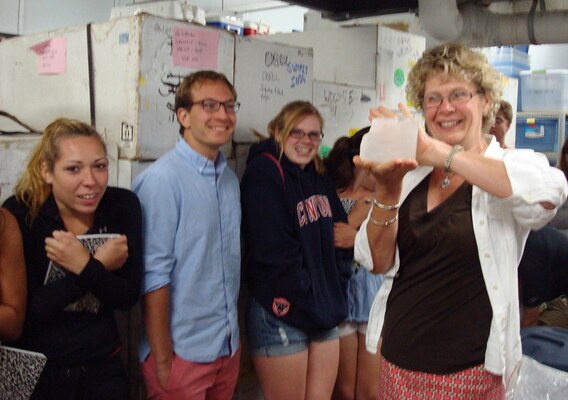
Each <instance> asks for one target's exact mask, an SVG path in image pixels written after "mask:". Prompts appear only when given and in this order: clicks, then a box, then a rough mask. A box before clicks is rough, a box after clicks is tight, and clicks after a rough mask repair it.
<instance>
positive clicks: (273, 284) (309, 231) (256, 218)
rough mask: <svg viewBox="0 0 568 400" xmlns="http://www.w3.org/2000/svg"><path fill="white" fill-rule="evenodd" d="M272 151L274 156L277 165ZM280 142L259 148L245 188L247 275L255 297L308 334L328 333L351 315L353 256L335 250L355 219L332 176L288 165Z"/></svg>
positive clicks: (253, 151) (250, 161) (265, 143)
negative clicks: (340, 225)
mask: <svg viewBox="0 0 568 400" xmlns="http://www.w3.org/2000/svg"><path fill="white" fill-rule="evenodd" d="M264 153H270V154H272V155H273V157H274V158H275V159H271V158H269V157H267V156H266V154H264ZM279 156H280V155H279V152H278V150H277V145H276V143H275V142H274V140H273V139H268V140H265V141H263V142H261V143H258V144H255V145H253V146H252V147H251V149H250V153H249V157H248V160H247V168H246V171H245V173H244V176H243V179H242V182H241V196H242V199H241V200H242V207H243V235H244V240H245V276H246V280H247V282H248V286H249V290H250V293H251V295H252V296H254V298H255V299H256V300H257V301H258V302H259V303H260V304H261V305H262V306H263V307H264V308H265V309H266V310H267V311H268V312H271V313H272V314H273V315H276V316H278V317H280V318H282V320H283V321H284V322H286V323H288V324H290V325H292V326H295V327H297V328H300V329H302V330H305V331H318V330H327V329H331V328H333V327H335V326H336V325H338V324H339V323H340V322H342V321H343V320H344V319H345V317H346V315H347V301H346V288H347V281H348V279H349V277H350V275H351V268H348V267H345V266H347V265H349V263H341V262H338V260H337V257H342V258H349V257H350V254H349V252H344V251H341V250H336V249H335V248H334V245H333V223H334V222H336V221H344V222H345V221H347V216H346V215H345V211H344V210H343V207H342V205H341V202H340V200H339V197H338V196H337V193H336V191H335V188H334V185H333V182H332V181H331V178H330V177H329V176H328V175H327V174H318V173H317V172H316V170H315V166H314V163H313V162H312V163H310V164H308V165H307V166H306V167H305V168H304V169H301V168H299V167H298V166H297V165H295V164H293V163H292V162H290V161H289V160H288V159H287V158H286V156H285V155H283V156H282V158H281V159H280V162H279V163H280V166H281V167H282V172H283V176H282V175H281V173H280V170H279V168H278V164H277V160H278V158H279Z"/></svg>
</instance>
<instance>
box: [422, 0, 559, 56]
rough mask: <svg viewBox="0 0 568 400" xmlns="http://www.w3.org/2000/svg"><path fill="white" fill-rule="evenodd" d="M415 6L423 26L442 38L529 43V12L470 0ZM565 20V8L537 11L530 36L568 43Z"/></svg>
mask: <svg viewBox="0 0 568 400" xmlns="http://www.w3.org/2000/svg"><path fill="white" fill-rule="evenodd" d="M418 10H419V18H420V22H421V24H422V26H423V28H424V30H425V31H426V32H427V33H428V34H429V35H431V36H432V37H433V38H435V39H436V40H439V41H441V42H447V41H458V42H462V43H464V44H466V45H468V46H472V47H486V46H500V45H515V44H530V43H531V32H530V30H529V27H530V25H531V24H529V17H530V15H529V13H522V14H498V13H494V12H491V11H489V10H487V9H485V8H483V7H481V6H477V5H474V4H470V3H467V4H464V5H463V6H461V7H459V8H458V5H457V0H420V1H419V3H418ZM567 20H568V11H564V10H562V11H547V12H536V13H534V15H533V23H532V27H533V29H534V30H533V32H532V37H533V38H534V39H535V40H536V42H537V43H538V44H552V43H568V29H566V22H565V21H567ZM533 43H534V41H533ZM535 44H536V43H535Z"/></svg>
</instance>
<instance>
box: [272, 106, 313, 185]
mask: <svg viewBox="0 0 568 400" xmlns="http://www.w3.org/2000/svg"><path fill="white" fill-rule="evenodd" d="M310 115H313V116H315V117H316V118H317V120H318V121H319V123H320V126H321V128H322V129H323V118H322V116H321V114H320V112H319V111H318V109H317V108H315V107H314V105H313V104H312V103H310V102H309V101H303V100H296V101H292V102H290V103H288V104H286V105H285V106H284V107H282V110H280V112H279V113H278V115H276V116H275V117H274V118H273V119H272V121H270V122H269V123H268V133H269V134H270V136H271V137H273V138H276V133H279V135H280V140H281V143H282V144H281V145H280V157H282V154H284V143H286V140H288V138H289V137H290V132H291V131H292V130H293V129H294V128H295V127H296V124H297V123H298V122H300V120H301V119H303V118H305V117H308V116H310ZM313 161H314V165H315V167H316V171H317V172H318V173H320V174H321V173H323V171H324V166H323V161H322V159H321V158H320V156H319V155H318V154H316V155H315V157H314V160H313Z"/></svg>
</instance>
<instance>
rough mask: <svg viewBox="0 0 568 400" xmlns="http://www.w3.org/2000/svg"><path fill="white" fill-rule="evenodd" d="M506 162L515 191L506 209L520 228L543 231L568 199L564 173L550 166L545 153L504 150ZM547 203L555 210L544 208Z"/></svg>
mask: <svg viewBox="0 0 568 400" xmlns="http://www.w3.org/2000/svg"><path fill="white" fill-rule="evenodd" d="M503 162H504V164H505V168H506V170H507V174H508V176H509V180H510V181H511V187H512V192H513V193H512V195H511V196H510V197H509V198H507V199H505V201H504V204H503V206H504V207H507V208H510V209H511V210H512V213H513V217H514V218H515V220H516V221H517V223H518V224H519V225H521V226H526V227H530V228H531V229H539V228H542V227H543V226H544V225H546V223H547V222H548V221H550V220H551V219H552V218H553V217H554V215H555V214H556V211H557V210H558V208H559V207H560V206H562V204H564V201H565V200H566V194H567V193H568V185H567V183H566V178H565V176H564V174H563V173H562V171H560V170H559V169H557V168H554V167H551V166H550V165H549V163H548V160H547V158H546V157H545V156H544V154H541V153H536V152H534V151H532V150H522V149H521V150H512V151H505V152H504V154H503ZM544 202H547V203H551V204H553V205H554V206H555V208H553V209H550V210H549V209H546V208H544V207H543V206H542V204H541V203H544Z"/></svg>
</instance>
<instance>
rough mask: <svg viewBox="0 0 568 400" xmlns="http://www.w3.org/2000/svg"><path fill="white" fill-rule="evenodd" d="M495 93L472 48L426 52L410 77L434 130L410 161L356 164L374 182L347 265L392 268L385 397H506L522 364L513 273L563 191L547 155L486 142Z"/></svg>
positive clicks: (372, 326) (387, 284)
mask: <svg viewBox="0 0 568 400" xmlns="http://www.w3.org/2000/svg"><path fill="white" fill-rule="evenodd" d="M500 95H501V86H500V79H499V76H498V74H497V73H496V71H495V70H493V68H492V67H491V66H490V65H489V64H488V63H487V61H486V59H485V57H484V56H483V55H481V54H480V53H478V52H475V51H473V50H470V49H468V48H466V47H464V46H462V45H459V44H443V45H440V46H437V47H434V48H432V49H429V50H427V51H425V52H424V54H423V55H422V57H421V58H420V59H419V60H418V62H417V63H416V65H415V66H414V67H413V68H412V70H411V72H410V74H409V77H408V87H407V97H408V100H409V101H411V102H412V104H414V106H415V107H416V108H417V109H419V110H420V111H422V113H423V116H424V120H425V123H426V128H427V132H428V134H426V133H425V132H424V131H423V130H422V129H421V128H418V136H417V143H416V158H415V159H400V158H396V155H393V159H392V160H390V161H387V162H384V163H376V162H372V161H369V160H365V161H364V160H361V159H360V158H356V160H355V161H356V165H358V166H360V167H364V168H367V169H369V170H370V171H371V172H372V173H373V175H374V176H375V179H376V185H375V194H374V200H373V208H372V210H371V213H370V214H369V216H368V218H367V220H366V221H365V222H364V223H363V225H362V226H361V229H360V230H359V233H358V235H357V237H356V247H355V258H356V259H357V260H358V261H360V262H361V264H363V265H365V266H369V267H370V269H372V270H373V272H376V273H385V274H386V275H385V281H384V283H383V285H382V286H381V288H380V289H379V293H378V294H377V297H376V298H375V301H374V303H373V307H372V309H371V313H370V319H369V329H368V330H367V348H368V349H369V350H371V351H373V352H376V351H377V348H378V347H379V344H378V343H379V339H380V338H382V344H381V346H380V352H381V355H382V358H383V359H382V370H381V375H380V380H379V398H381V399H418V398H427V399H433V398H452V399H454V398H468V399H503V398H504V394H505V384H506V383H507V382H509V381H510V379H511V377H512V375H513V371H514V369H515V367H516V366H517V364H518V363H519V361H520V360H521V355H522V354H521V340H520V333H519V300H518V284H517V265H518V264H519V260H520V258H521V255H522V251H523V247H524V244H525V241H526V239H527V236H528V234H529V231H530V230H531V229H532V228H535V229H538V228H540V227H542V226H544V225H545V224H546V223H547V222H548V221H549V220H550V219H551V218H552V217H553V216H554V214H555V212H556V209H557V208H558V207H559V206H560V205H561V204H562V203H563V202H564V200H565V199H566V192H567V185H566V179H565V178H564V176H563V175H562V173H561V172H560V171H559V170H557V169H555V168H552V167H550V166H549V164H548V161H547V159H546V157H545V156H544V155H542V154H539V153H535V152H533V151H530V150H514V149H502V148H501V147H500V146H499V143H498V142H497V141H496V139H495V137H493V136H492V135H485V133H486V132H488V131H489V128H490V127H491V125H492V124H493V120H494V118H495V113H496V110H497V109H498V107H499V100H500ZM399 108H400V109H401V111H402V113H403V114H404V115H405V116H407V117H410V113H409V112H408V110H407V109H406V107H404V106H403V105H400V106H399ZM372 116H373V117H377V118H395V117H396V115H395V114H394V113H393V112H392V111H390V110H388V109H385V108H383V107H379V108H378V109H376V110H373V111H372Z"/></svg>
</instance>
